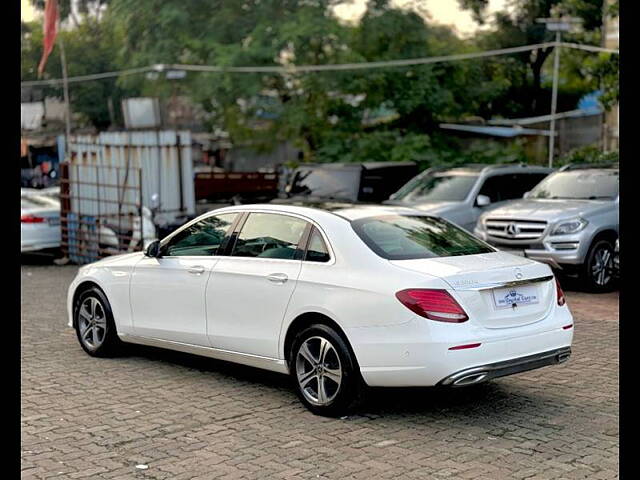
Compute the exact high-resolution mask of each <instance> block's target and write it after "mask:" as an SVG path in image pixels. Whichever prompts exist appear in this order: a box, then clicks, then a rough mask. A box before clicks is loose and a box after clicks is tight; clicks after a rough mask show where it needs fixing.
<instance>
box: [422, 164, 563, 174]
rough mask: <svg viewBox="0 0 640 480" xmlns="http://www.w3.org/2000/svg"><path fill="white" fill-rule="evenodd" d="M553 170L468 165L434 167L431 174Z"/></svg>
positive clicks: (511, 165) (506, 165)
mask: <svg viewBox="0 0 640 480" xmlns="http://www.w3.org/2000/svg"><path fill="white" fill-rule="evenodd" d="M553 170H554V169H553V168H549V167H545V166H542V165H526V164H522V163H520V164H511V163H499V164H494V165H487V164H480V163H470V164H466V165H461V166H459V167H436V168H434V169H432V172H433V173H436V174H437V173H445V172H447V173H493V172H499V173H518V172H523V171H524V172H540V173H551V172H553Z"/></svg>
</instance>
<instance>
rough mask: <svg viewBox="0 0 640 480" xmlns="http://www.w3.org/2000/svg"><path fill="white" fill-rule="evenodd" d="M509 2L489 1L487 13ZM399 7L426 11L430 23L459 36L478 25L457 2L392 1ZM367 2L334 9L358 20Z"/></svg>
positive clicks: (357, 1)
mask: <svg viewBox="0 0 640 480" xmlns="http://www.w3.org/2000/svg"><path fill="white" fill-rule="evenodd" d="M508 2H509V0H489V6H488V9H487V13H489V14H492V13H494V12H497V11H499V10H503V9H506V7H507V3H508ZM393 3H394V4H396V5H399V6H405V5H408V4H411V3H413V4H414V5H419V7H420V8H421V9H424V10H426V12H427V14H428V16H429V17H431V18H430V20H431V21H433V22H435V23H440V24H443V25H450V26H452V27H454V28H455V29H456V30H457V32H458V33H459V34H461V35H468V34H470V33H473V32H474V31H475V30H477V28H478V24H477V23H475V22H474V21H473V19H472V18H471V13H470V12H469V11H466V10H461V9H460V7H459V5H458V1H457V0H393ZM366 4H367V0H351V1H345V3H344V4H342V5H339V6H338V7H336V13H337V14H338V16H340V17H342V18H344V19H349V20H356V19H358V18H359V17H360V16H361V15H362V14H363V13H364V12H365V9H366Z"/></svg>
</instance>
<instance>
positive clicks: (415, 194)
mask: <svg viewBox="0 0 640 480" xmlns="http://www.w3.org/2000/svg"><path fill="white" fill-rule="evenodd" d="M477 179H478V176H477V175H464V174H450V173H435V174H429V175H426V176H424V177H418V178H416V179H414V180H412V181H410V182H409V183H407V184H406V185H405V186H404V187H402V188H401V189H400V190H398V192H397V193H396V194H395V195H394V196H393V199H394V200H402V201H405V202H410V201H429V202H462V201H463V200H464V199H465V198H467V195H469V192H470V191H471V188H472V187H473V185H474V184H475V183H476V180H477Z"/></svg>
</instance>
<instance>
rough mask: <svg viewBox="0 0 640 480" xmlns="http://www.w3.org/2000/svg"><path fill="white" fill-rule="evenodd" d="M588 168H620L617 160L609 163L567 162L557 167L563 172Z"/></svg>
mask: <svg viewBox="0 0 640 480" xmlns="http://www.w3.org/2000/svg"><path fill="white" fill-rule="evenodd" d="M589 168H620V164H619V163H618V162H610V163H568V164H567V165H564V166H562V167H560V168H559V169H558V171H559V172H565V171H567V170H586V169H589Z"/></svg>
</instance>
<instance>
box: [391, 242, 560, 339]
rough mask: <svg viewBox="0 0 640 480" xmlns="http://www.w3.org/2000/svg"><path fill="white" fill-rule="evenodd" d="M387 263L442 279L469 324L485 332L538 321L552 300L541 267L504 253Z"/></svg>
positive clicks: (551, 284) (551, 282) (551, 288)
mask: <svg viewBox="0 0 640 480" xmlns="http://www.w3.org/2000/svg"><path fill="white" fill-rule="evenodd" d="M391 263H392V264H393V265H395V266H397V267H400V268H404V269H407V270H412V271H415V272H419V273H424V274H427V275H430V276H435V277H438V278H440V279H442V280H443V281H444V282H446V283H447V284H448V285H449V286H450V287H451V293H452V295H453V296H454V297H455V298H456V300H458V302H459V303H460V305H461V306H462V308H464V310H465V311H466V312H467V315H468V316H469V319H470V320H471V321H472V322H474V323H476V324H479V325H482V326H483V327H486V328H509V327H516V326H521V325H528V324H530V323H534V322H537V321H540V320H542V319H543V318H545V317H546V316H547V315H548V314H549V313H550V311H551V309H552V308H553V305H554V301H555V300H556V288H555V282H554V279H553V278H552V275H553V274H552V272H551V269H550V268H549V267H548V266H547V265H545V264H542V263H538V262H535V261H533V260H530V259H527V258H524V257H518V256H515V255H511V254H509V253H505V252H492V253H484V254H479V255H464V256H455V257H441V258H424V259H415V260H391ZM548 277H551V278H548ZM545 278H546V279H545ZM540 279H545V280H542V281H541V280H540ZM418 287H419V286H417V285H416V288H418ZM514 304H515V306H514Z"/></svg>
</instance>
